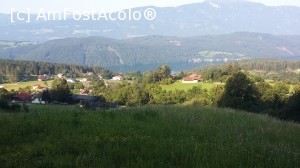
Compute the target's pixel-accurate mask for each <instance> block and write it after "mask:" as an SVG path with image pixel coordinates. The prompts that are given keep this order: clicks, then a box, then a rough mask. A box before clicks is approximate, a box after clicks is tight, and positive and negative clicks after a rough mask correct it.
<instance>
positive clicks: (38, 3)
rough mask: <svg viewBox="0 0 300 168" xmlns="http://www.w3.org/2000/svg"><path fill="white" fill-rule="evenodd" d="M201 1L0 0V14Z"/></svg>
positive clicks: (281, 1)
mask: <svg viewBox="0 0 300 168" xmlns="http://www.w3.org/2000/svg"><path fill="white" fill-rule="evenodd" d="M202 1H203V0H184V1H183V0H181V1H179V0H127V1H125V0H111V1H100V0H84V1H78V0H51V1H45V0H44V1H43V0H0V13H9V12H10V9H11V8H16V9H18V10H21V9H25V8H30V9H32V10H39V9H40V8H44V9H45V10H60V11H62V10H63V9H64V8H71V9H73V10H90V9H96V10H97V9H101V8H105V9H106V10H120V9H125V8H131V7H137V6H147V5H154V6H179V5H183V4H188V3H196V2H202ZM251 1H255V2H261V3H264V4H265V5H269V6H279V5H292V6H299V7H300V0H251Z"/></svg>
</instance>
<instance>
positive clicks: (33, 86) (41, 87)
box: [31, 84, 44, 90]
mask: <svg viewBox="0 0 300 168" xmlns="http://www.w3.org/2000/svg"><path fill="white" fill-rule="evenodd" d="M31 87H32V89H33V90H38V89H43V88H44V87H43V86H42V85H41V84H33V85H32V86H31Z"/></svg>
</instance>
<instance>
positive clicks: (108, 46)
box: [0, 33, 300, 70]
mask: <svg viewBox="0 0 300 168" xmlns="http://www.w3.org/2000/svg"><path fill="white" fill-rule="evenodd" d="M2 45H4V44H2ZM299 45H300V36H274V35H268V34H257V33H234V34H229V35H218V36H198V37H190V38H180V37H164V36H150V37H140V38H133V39H125V40H117V39H109V38H102V37H90V38H72V39H61V40H53V41H49V42H45V43H40V44H29V45H25V46H24V45H22V46H13V47H5V48H2V49H0V58H6V59H15V60H34V61H42V62H54V63H68V64H79V65H88V66H94V65H95V66H103V67H108V68H109V67H116V66H117V67H118V66H119V67H122V66H141V65H148V66H149V65H150V68H152V69H154V68H156V67H157V64H163V63H166V64H170V65H172V64H178V63H180V64H195V66H197V64H199V63H203V62H224V61H228V60H236V59H239V60H240V59H248V58H282V59H299V58H300V57H299V56H300V48H299V47H298V46H299ZM151 65H153V66H151ZM173 69H185V65H178V66H177V67H175V68H174V67H173ZM129 70H130V69H129Z"/></svg>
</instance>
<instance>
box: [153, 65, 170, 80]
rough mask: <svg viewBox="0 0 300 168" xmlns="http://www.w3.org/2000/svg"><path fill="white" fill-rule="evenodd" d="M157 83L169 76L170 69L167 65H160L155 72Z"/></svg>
mask: <svg viewBox="0 0 300 168" xmlns="http://www.w3.org/2000/svg"><path fill="white" fill-rule="evenodd" d="M156 74H157V76H158V78H159V81H162V80H164V79H166V78H169V77H170V76H171V68H170V67H169V65H162V66H160V67H159V68H158V69H157V70H156Z"/></svg>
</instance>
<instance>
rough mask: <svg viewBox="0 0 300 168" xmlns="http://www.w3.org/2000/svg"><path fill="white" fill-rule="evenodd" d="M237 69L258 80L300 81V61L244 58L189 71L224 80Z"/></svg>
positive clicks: (210, 78)
mask: <svg viewBox="0 0 300 168" xmlns="http://www.w3.org/2000/svg"><path fill="white" fill-rule="evenodd" d="M236 70H243V71H244V72H246V73H248V74H249V75H251V76H255V77H256V80H258V82H259V81H260V80H262V79H265V80H274V81H285V82H287V83H292V84H297V83H299V82H300V61H283V60H265V59H258V60H244V61H239V62H231V63H228V64H223V65H210V66H202V67H198V68H195V69H193V70H190V71H187V72H195V73H200V74H202V75H203V76H204V78H205V79H207V80H212V81H224V80H225V79H226V78H227V77H228V76H227V73H226V72H231V71H236Z"/></svg>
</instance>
